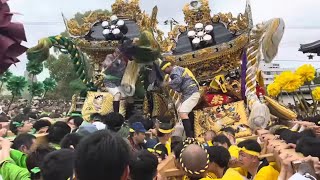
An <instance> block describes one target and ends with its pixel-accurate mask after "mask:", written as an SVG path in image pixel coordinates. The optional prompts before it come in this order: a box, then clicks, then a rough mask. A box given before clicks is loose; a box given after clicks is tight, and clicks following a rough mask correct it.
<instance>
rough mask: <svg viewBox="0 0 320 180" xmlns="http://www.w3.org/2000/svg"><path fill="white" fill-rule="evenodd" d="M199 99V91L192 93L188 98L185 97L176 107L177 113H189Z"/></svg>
mask: <svg viewBox="0 0 320 180" xmlns="http://www.w3.org/2000/svg"><path fill="white" fill-rule="evenodd" d="M199 99H200V93H199V92H195V93H193V94H192V95H191V96H190V97H189V98H188V99H186V100H185V101H184V102H182V104H181V105H180V106H179V108H178V112H179V113H190V112H191V111H192V110H193V108H194V107H195V106H196V105H197V104H198V102H199Z"/></svg>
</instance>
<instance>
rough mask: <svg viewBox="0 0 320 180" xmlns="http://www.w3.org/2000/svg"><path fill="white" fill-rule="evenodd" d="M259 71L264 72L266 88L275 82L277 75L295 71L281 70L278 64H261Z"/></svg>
mask: <svg viewBox="0 0 320 180" xmlns="http://www.w3.org/2000/svg"><path fill="white" fill-rule="evenodd" d="M259 69H261V70H262V72H263V79H264V84H265V86H268V85H269V84H271V83H272V82H273V81H274V78H275V75H279V74H280V73H282V72H283V71H294V69H291V68H281V67H280V64H278V63H265V62H261V63H260V65H259Z"/></svg>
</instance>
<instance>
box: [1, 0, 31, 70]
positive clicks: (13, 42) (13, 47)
mask: <svg viewBox="0 0 320 180" xmlns="http://www.w3.org/2000/svg"><path fill="white" fill-rule="evenodd" d="M6 2H7V0H0V74H2V73H3V72H5V71H6V70H7V69H8V68H9V67H10V66H11V64H15V63H17V62H19V60H18V59H17V57H18V56H20V55H21V54H23V53H24V52H25V51H26V50H27V48H26V47H24V46H22V45H20V43H21V42H22V41H26V35H25V31H24V28H23V25H22V24H20V23H13V22H11V19H12V15H13V13H10V8H9V5H8V4H7V3H6Z"/></svg>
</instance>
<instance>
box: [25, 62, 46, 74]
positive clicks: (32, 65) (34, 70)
mask: <svg viewBox="0 0 320 180" xmlns="http://www.w3.org/2000/svg"><path fill="white" fill-rule="evenodd" d="M27 71H28V72H29V73H30V74H32V75H34V76H36V75H38V74H40V73H41V72H42V71H43V64H42V63H40V62H38V61H32V60H31V61H28V63H27Z"/></svg>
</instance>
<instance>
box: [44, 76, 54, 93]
mask: <svg viewBox="0 0 320 180" xmlns="http://www.w3.org/2000/svg"><path fill="white" fill-rule="evenodd" d="M42 83H43V88H44V90H45V91H53V90H54V89H55V88H56V87H57V83H56V81H55V80H54V79H53V78H46V79H45V80H44V81H43V82H42Z"/></svg>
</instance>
